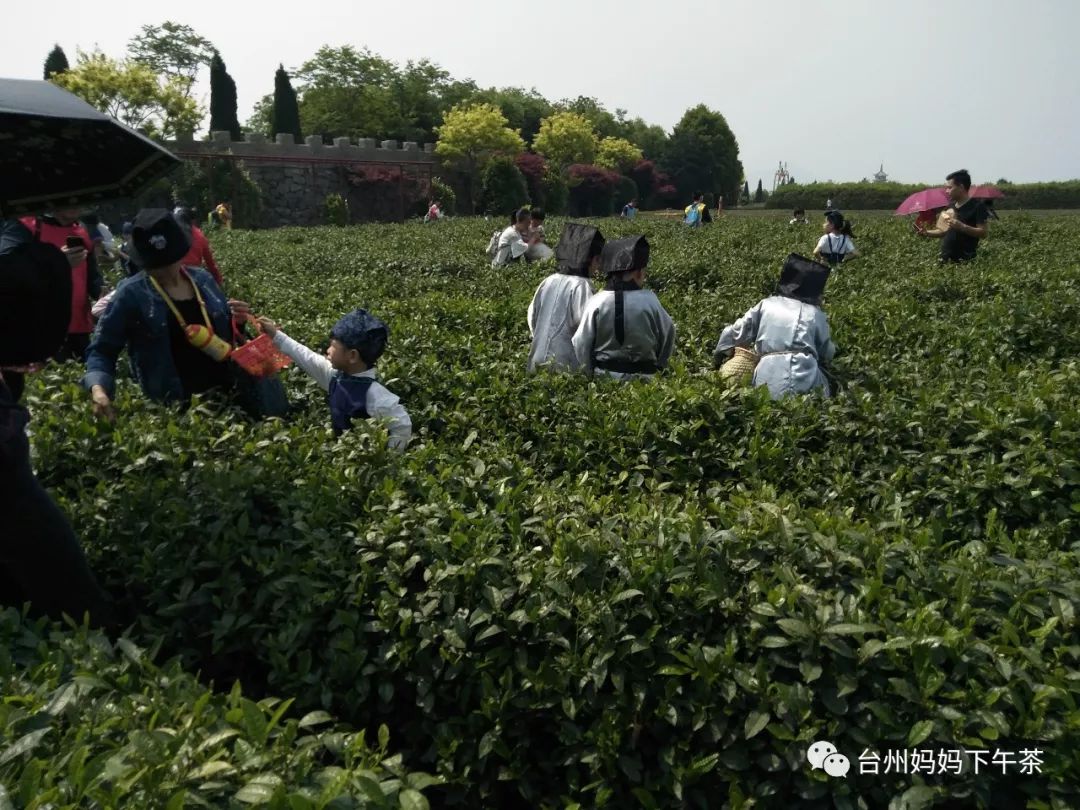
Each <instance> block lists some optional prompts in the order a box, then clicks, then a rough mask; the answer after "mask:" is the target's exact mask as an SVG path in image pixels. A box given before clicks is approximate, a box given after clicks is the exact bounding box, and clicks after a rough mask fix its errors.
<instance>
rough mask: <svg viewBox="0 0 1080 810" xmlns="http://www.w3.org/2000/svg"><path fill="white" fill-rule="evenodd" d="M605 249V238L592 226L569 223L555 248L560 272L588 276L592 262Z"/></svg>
mask: <svg viewBox="0 0 1080 810" xmlns="http://www.w3.org/2000/svg"><path fill="white" fill-rule="evenodd" d="M603 248H604V236H603V234H601V233H600V231H598V230H597V229H596V228H594V227H593V226H592V225H582V224H580V223H577V222H568V223H567V224H566V225H565V227H563V229H562V233H561V234H560V235H559V244H557V245H556V246H555V258H556V259H557V260H558V262H559V272H560V273H567V274H568V275H577V276H580V275H585V276H587V275H588V273H589V264H590V262H592V260H593V257H594V256H598V255H600V251H601V250H603Z"/></svg>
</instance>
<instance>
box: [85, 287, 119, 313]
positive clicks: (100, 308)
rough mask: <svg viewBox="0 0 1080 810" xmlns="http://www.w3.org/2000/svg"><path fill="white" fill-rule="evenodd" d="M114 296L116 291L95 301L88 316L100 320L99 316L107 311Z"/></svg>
mask: <svg viewBox="0 0 1080 810" xmlns="http://www.w3.org/2000/svg"><path fill="white" fill-rule="evenodd" d="M115 295H116V290H113V291H112V292H111V293H109V294H108V295H103V296H102V297H101V298H99V299H98V300H97V301H95V302H94V305H93V306H92V307H90V314H91V315H92V316H93V317H95V318H98V319H99V320H100V319H101V316H102V315H104V314H105V312H106V310H108V308H109V304H110V303H111V302H112V300H113V298H114V297H115Z"/></svg>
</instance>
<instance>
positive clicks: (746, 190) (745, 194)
mask: <svg viewBox="0 0 1080 810" xmlns="http://www.w3.org/2000/svg"><path fill="white" fill-rule="evenodd" d="M742 200H743V202H744V203H749V202H750V181H749V180H747V181H746V182H745V183H743V190H742Z"/></svg>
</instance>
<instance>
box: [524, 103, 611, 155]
mask: <svg viewBox="0 0 1080 810" xmlns="http://www.w3.org/2000/svg"><path fill="white" fill-rule="evenodd" d="M596 147H597V143H596V133H595V132H594V131H593V125H592V122H591V121H589V119H588V118H586V117H585V116H584V115H581V114H580V113H574V112H557V113H554V114H552V115H550V116H548V117H547V118H545V119H544V120H543V121H541V122H540V132H539V133H537V136H536V139H535V140H534V141H533V148H535V149H536V151H537V152H539V153H540V154H542V155H543V156H544V157H546V158H547V159H548V162H549V163H552V164H554V165H555V166H557V167H559V168H563V167H566V166H569V165H570V164H573V163H577V164H584V165H589V164H591V163H592V162H593V160H594V159H595V158H596Z"/></svg>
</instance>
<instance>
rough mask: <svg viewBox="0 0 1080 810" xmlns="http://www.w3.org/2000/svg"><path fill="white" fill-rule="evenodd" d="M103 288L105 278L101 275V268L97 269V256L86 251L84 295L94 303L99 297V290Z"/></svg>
mask: <svg viewBox="0 0 1080 810" xmlns="http://www.w3.org/2000/svg"><path fill="white" fill-rule="evenodd" d="M104 286H105V278H104V276H102V275H101V268H100V267H98V263H97V256H95V255H94V251H92V250H91V251H88V252H87V254H86V294H87V295H89V296H90V297H91V298H93V299H94V300H95V301H96V300H97V299H98V298H100V297H101V288H102V287H104Z"/></svg>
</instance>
